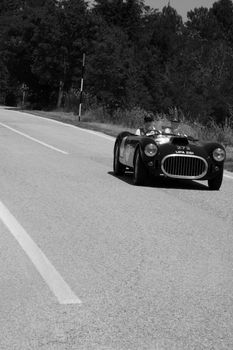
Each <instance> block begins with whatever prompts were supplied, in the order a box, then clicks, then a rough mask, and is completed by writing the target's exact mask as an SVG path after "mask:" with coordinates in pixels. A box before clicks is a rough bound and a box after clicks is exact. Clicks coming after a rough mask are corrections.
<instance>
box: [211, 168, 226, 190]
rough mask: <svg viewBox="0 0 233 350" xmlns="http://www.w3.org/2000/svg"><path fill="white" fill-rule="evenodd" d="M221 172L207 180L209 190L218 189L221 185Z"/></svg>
mask: <svg viewBox="0 0 233 350" xmlns="http://www.w3.org/2000/svg"><path fill="white" fill-rule="evenodd" d="M222 179H223V172H221V173H220V174H218V175H217V176H215V177H214V178H213V179H210V180H208V186H209V189H210V190H211V191H218V190H219V189H220V187H221V185H222Z"/></svg>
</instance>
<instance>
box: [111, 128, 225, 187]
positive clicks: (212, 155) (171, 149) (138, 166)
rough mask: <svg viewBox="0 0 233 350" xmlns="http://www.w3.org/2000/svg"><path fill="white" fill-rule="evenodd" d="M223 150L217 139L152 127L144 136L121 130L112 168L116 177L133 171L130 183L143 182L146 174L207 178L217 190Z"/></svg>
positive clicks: (223, 157)
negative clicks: (195, 136)
mask: <svg viewBox="0 0 233 350" xmlns="http://www.w3.org/2000/svg"><path fill="white" fill-rule="evenodd" d="M225 157H226V152H225V149H224V147H223V146H222V145H221V144H220V143H217V142H200V141H199V140H197V139H194V138H193V137H191V136H187V135H184V134H183V135H180V134H175V133H173V132H172V130H169V131H168V132H167V131H166V130H165V131H158V130H154V131H151V132H150V133H149V134H146V135H145V136H137V135H135V134H132V133H130V132H126V131H125V132H121V133H120V134H119V135H118V136H117V138H116V141H115V145H114V160H113V170H114V174H115V175H117V176H120V175H123V174H124V173H125V170H126V169H129V170H132V171H133V184H135V185H144V184H145V183H146V181H147V179H148V177H149V176H151V175H152V176H153V177H154V178H156V177H158V176H166V177H168V178H174V179H183V180H207V181H208V186H209V189H210V190H219V188H220V187H221V184H222V179H223V168H224V160H225Z"/></svg>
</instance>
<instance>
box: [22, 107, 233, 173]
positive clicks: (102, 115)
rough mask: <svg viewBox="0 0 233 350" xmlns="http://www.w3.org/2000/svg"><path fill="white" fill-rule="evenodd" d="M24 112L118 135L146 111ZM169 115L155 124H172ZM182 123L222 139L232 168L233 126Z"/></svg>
mask: <svg viewBox="0 0 233 350" xmlns="http://www.w3.org/2000/svg"><path fill="white" fill-rule="evenodd" d="M24 112H26V113H30V114H34V115H37V116H40V117H44V118H50V119H54V120H57V121H60V122H63V123H67V124H71V125H75V126H78V127H80V128H85V129H89V130H93V131H99V132H103V133H105V134H107V135H110V136H113V137H116V136H117V135H118V134H119V133H120V132H121V131H129V132H135V129H136V128H137V127H138V126H140V125H141V123H142V120H143V115H144V113H145V112H144V111H143V110H141V109H139V108H135V109H133V110H131V111H126V112H124V113H123V112H121V111H117V112H115V113H114V114H113V115H112V116H111V117H110V116H109V114H108V113H106V112H105V111H104V109H103V108H98V109H95V110H91V111H87V112H86V113H85V114H84V115H83V116H82V117H81V121H79V120H78V115H75V114H74V113H72V112H64V111H62V110H61V111H59V110H55V111H34V110H33V111H27V110H24ZM169 119H170V118H169V116H166V115H164V114H157V115H156V116H155V126H156V127H157V128H158V129H161V127H162V125H169V123H170V122H169ZM180 125H181V127H180V128H181V130H182V131H183V132H184V133H186V134H188V135H191V136H193V137H195V138H199V139H200V140H203V141H218V142H220V143H222V144H223V145H224V146H225V149H226V161H225V169H226V170H228V171H231V172H233V130H232V129H231V128H230V127H229V126H228V125H226V126H223V127H220V126H218V125H216V124H215V123H214V122H212V123H211V124H210V125H209V126H208V127H204V126H203V125H201V124H199V123H190V122H189V121H185V120H183V121H182V123H181V124H180Z"/></svg>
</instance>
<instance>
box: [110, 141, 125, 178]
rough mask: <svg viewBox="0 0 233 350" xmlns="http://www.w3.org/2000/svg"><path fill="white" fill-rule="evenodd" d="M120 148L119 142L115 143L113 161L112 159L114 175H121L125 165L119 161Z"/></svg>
mask: <svg viewBox="0 0 233 350" xmlns="http://www.w3.org/2000/svg"><path fill="white" fill-rule="evenodd" d="M119 155H120V146H119V142H116V144H115V147H114V159H113V172H114V174H115V175H123V174H124V172H125V165H123V164H121V163H120V161H119Z"/></svg>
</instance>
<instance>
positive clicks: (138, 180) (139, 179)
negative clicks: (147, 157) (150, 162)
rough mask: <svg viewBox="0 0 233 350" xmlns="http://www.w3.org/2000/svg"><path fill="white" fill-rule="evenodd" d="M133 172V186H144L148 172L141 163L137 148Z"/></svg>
mask: <svg viewBox="0 0 233 350" xmlns="http://www.w3.org/2000/svg"><path fill="white" fill-rule="evenodd" d="M133 170H134V171H133V184H134V185H136V186H140V185H145V183H146V179H147V175H148V172H147V169H146V167H145V165H144V163H143V161H142V158H141V154H140V150H139V148H138V149H137V151H136V155H135V161H134V169H133Z"/></svg>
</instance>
